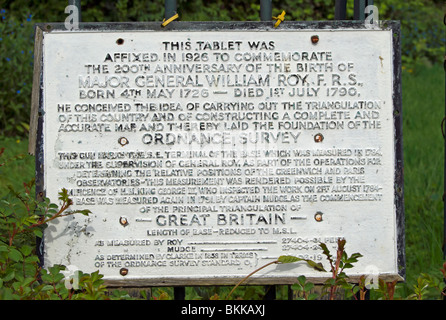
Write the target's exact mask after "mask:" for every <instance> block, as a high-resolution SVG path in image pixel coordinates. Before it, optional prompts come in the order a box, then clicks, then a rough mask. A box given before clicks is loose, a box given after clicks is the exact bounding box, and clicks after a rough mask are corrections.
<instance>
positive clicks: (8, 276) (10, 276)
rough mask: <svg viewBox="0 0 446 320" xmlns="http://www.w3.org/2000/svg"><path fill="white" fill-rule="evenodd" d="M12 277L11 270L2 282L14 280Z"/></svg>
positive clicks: (13, 273) (13, 275) (12, 272)
mask: <svg viewBox="0 0 446 320" xmlns="http://www.w3.org/2000/svg"><path fill="white" fill-rule="evenodd" d="M14 277H15V271H14V270H12V271H10V272H9V273H7V274H6V276H4V277H3V281H4V282H8V281H10V280H12V279H14Z"/></svg>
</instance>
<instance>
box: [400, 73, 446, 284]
mask: <svg viewBox="0 0 446 320" xmlns="http://www.w3.org/2000/svg"><path fill="white" fill-rule="evenodd" d="M410 71H411V70H405V71H403V146H404V180H405V183H404V188H405V190H404V197H405V215H406V264H407V278H408V279H407V280H408V282H411V281H413V280H414V277H416V276H417V275H418V274H419V273H420V272H434V271H435V272H438V268H439V266H441V262H442V261H443V252H442V245H443V243H442V242H443V200H442V197H443V192H444V187H443V181H444V175H443V172H444V140H443V136H442V133H441V121H442V119H443V117H444V108H445V100H444V99H445V96H444V90H445V84H444V81H445V79H444V71H443V68H442V67H440V66H435V67H430V68H429V67H419V68H415V69H414V70H413V71H412V72H410Z"/></svg>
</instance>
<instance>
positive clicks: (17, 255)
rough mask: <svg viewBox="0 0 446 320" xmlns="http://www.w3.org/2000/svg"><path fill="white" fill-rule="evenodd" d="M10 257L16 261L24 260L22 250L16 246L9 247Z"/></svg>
mask: <svg viewBox="0 0 446 320" xmlns="http://www.w3.org/2000/svg"><path fill="white" fill-rule="evenodd" d="M8 257H9V258H10V259H11V260H13V261H15V262H20V261H22V260H23V256H22V254H21V253H20V251H19V250H17V249H14V248H10V249H9V253H8Z"/></svg>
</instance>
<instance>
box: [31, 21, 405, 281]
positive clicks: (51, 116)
mask: <svg viewBox="0 0 446 320" xmlns="http://www.w3.org/2000/svg"><path fill="white" fill-rule="evenodd" d="M38 32H40V37H39V44H40V45H41V47H40V48H41V56H39V57H38V58H37V59H38V61H37V62H38V64H39V65H40V68H41V69H40V70H39V71H40V74H41V76H40V77H39V84H40V99H39V102H40V110H41V111H40V118H39V121H40V122H39V123H40V131H39V135H38V139H37V145H38V146H37V156H38V157H37V158H38V161H39V166H38V182H39V184H38V185H39V187H40V188H41V189H42V191H44V192H45V194H46V196H47V197H49V198H50V199H52V200H53V201H56V200H55V199H57V195H58V192H60V190H61V189H62V188H65V189H67V191H68V193H69V195H70V197H71V198H72V200H73V202H74V204H73V208H76V209H89V210H90V211H91V212H92V213H91V214H90V215H89V216H88V217H85V216H82V215H73V216H69V217H66V218H62V219H60V220H57V221H55V222H54V223H52V224H50V225H49V227H48V228H47V229H46V230H45V234H44V263H45V266H50V265H53V264H64V265H67V266H71V267H72V268H73V267H75V268H78V269H81V270H82V271H84V272H93V271H96V270H99V271H100V272H101V274H103V275H104V277H105V279H106V280H107V281H108V283H109V284H112V285H115V284H116V285H135V284H136V285H175V284H176V285H187V284H197V285H198V284H234V283H236V281H237V280H240V279H241V278H243V277H245V276H246V275H247V274H249V273H250V272H252V271H253V270H255V269H256V268H258V267H260V266H262V265H264V264H266V263H268V262H271V261H274V260H275V259H277V258H278V257H279V256H281V255H293V256H296V257H301V258H304V259H311V260H313V261H315V262H318V263H319V262H320V263H322V264H325V259H324V257H323V255H322V250H321V249H320V247H319V243H321V242H323V243H325V244H327V245H328V247H329V249H331V250H333V253H334V252H335V250H336V244H337V240H338V239H339V238H344V239H346V241H347V245H346V250H347V252H348V253H354V252H359V253H361V254H362V255H363V257H362V258H360V259H359V261H358V263H356V264H355V267H354V268H353V269H351V270H349V273H348V274H349V275H350V276H352V277H359V276H361V275H368V274H375V275H379V276H380V277H387V278H389V279H399V280H400V279H402V277H404V274H403V273H404V272H403V267H404V265H403V262H404V261H403V258H404V245H403V243H402V241H403V230H402V221H403V208H402V197H403V195H402V157H401V128H400V126H401V121H400V117H401V97H400V96H401V92H400V75H399V68H400V62H399V25H398V24H397V23H395V22H383V23H382V25H381V26H380V27H379V28H375V29H368V28H366V27H365V26H364V25H363V24H360V23H357V22H350V23H347V22H330V23H329V22H324V23H322V22H308V23H283V24H281V25H280V28H277V29H274V28H273V27H272V25H270V24H266V23H230V24H226V23H181V22H179V23H175V24H172V26H170V25H169V26H168V27H166V28H161V27H160V26H159V25H158V24H152V23H149V24H147V23H145V24H138V23H137V24H124V25H121V24H97V25H95V24H81V26H80V29H79V30H71V31H67V30H65V29H64V27H63V26H62V25H42V26H40V27H39V28H38ZM299 275H305V276H307V278H309V279H312V280H313V281H321V280H324V279H326V278H327V277H330V274H329V273H322V272H318V271H315V270H313V269H311V268H309V267H308V266H307V265H306V264H305V263H295V264H290V265H274V266H271V267H270V268H266V269H264V270H262V271H261V272H259V273H258V274H256V275H254V276H253V277H252V278H251V279H250V281H249V282H248V283H255V284H267V283H271V284H274V283H282V284H285V283H293V282H295V281H296V277H297V276H299Z"/></svg>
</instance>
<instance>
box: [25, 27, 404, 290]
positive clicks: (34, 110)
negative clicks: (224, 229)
mask: <svg viewBox="0 0 446 320" xmlns="http://www.w3.org/2000/svg"><path fill="white" fill-rule="evenodd" d="M369 29H370V28H369V27H367V26H366V25H365V23H364V21H357V20H355V21H284V22H282V23H281V24H280V27H279V28H274V23H273V22H263V21H262V22H245V21H235V22H223V21H216V22H208V21H174V22H172V23H170V24H168V25H167V26H166V27H162V26H161V24H160V23H159V22H81V23H79V28H78V29H76V30H67V29H66V27H65V24H64V23H38V24H36V26H35V44H34V73H33V88H32V99H31V117H30V136H29V147H28V151H29V153H30V154H34V155H35V165H36V172H35V174H36V198H37V199H42V198H43V197H45V195H46V192H45V191H46V188H45V185H44V163H45V159H44V145H43V144H44V142H43V140H44V137H43V128H44V123H43V122H44V113H45V106H44V102H43V90H44V83H43V54H42V51H43V41H44V37H45V34H47V33H52V32H58V33H59V32H64V33H67V34H70V33H76V32H98V31H99V32H119V31H123V32H128V31H135V32H138V31H158V32H169V31H215V32H219V31H241V32H243V31H269V32H272V33H274V32H282V31H299V30H314V31H316V32H317V31H324V30H343V31H349V30H364V31H366V30H369ZM374 30H388V31H389V30H390V31H391V32H392V35H393V37H392V38H393V41H392V56H393V57H392V58H393V79H392V82H393V91H392V93H393V96H392V100H393V125H394V136H393V138H394V157H395V163H394V206H395V210H394V211H395V215H396V217H395V226H396V230H395V241H396V244H395V245H396V250H397V274H380V275H379V277H380V278H381V279H384V280H386V281H391V280H397V281H405V278H406V261H405V260H406V257H405V214H404V162H403V108H402V79H401V26H400V22H399V21H394V20H391V21H379V27H378V28H377V27H375V29H374ZM44 242H45V241H44V239H43V238H42V239H37V241H36V246H37V254H38V256H39V259H40V265H41V266H43V265H44V260H43V259H44V254H43V252H44ZM296 278H297V277H296ZM296 278H289V277H280V276H274V277H271V276H269V277H251V278H250V279H248V280H247V281H246V282H245V284H248V285H251V284H258V285H281V284H282V285H283V284H293V283H295V282H296ZM241 279H242V278H241V277H234V276H216V277H213V278H211V277H204V278H203V277H202V278H195V277H194V278H187V277H181V276H166V277H159V278H156V279H123V280H106V281H105V283H106V285H107V286H109V287H148V286H185V285H186V286H199V285H234V284H236V283H237V282H238V281H239V280H241ZM326 279H327V277H320V278H319V277H314V278H313V277H311V278H308V280H309V281H311V282H313V283H323V282H324V281H325V280H326ZM350 280H351V281H352V282H358V281H359V277H357V276H352V277H350Z"/></svg>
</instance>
